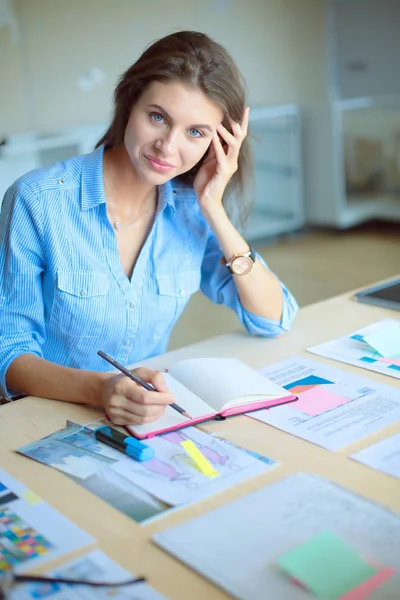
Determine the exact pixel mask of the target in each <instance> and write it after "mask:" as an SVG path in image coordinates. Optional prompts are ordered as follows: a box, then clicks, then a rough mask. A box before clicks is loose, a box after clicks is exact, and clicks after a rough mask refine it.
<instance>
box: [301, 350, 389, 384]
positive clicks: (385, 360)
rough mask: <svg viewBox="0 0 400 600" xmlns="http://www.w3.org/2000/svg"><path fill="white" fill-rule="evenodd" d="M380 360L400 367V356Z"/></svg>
mask: <svg viewBox="0 0 400 600" xmlns="http://www.w3.org/2000/svg"><path fill="white" fill-rule="evenodd" d="M378 360H379V362H384V363H387V364H389V365H397V366H398V367H400V358H379V359H378ZM293 393H294V392H293Z"/></svg>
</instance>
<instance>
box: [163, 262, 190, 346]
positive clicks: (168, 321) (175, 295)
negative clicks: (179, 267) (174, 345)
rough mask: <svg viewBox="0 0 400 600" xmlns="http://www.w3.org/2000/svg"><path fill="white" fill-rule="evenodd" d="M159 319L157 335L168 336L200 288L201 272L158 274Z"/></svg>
mask: <svg viewBox="0 0 400 600" xmlns="http://www.w3.org/2000/svg"><path fill="white" fill-rule="evenodd" d="M157 286H158V304H159V310H158V315H159V316H158V318H157V328H156V333H157V334H158V335H163V334H167V333H168V332H169V330H170V329H171V327H172V326H173V325H174V323H175V322H176V321H177V320H178V318H179V316H180V315H181V313H182V311H183V309H184V308H185V306H186V304H187V303H188V301H189V299H190V296H191V295H192V294H194V293H195V292H197V290H198V289H199V287H200V270H197V269H196V270H190V271H177V272H176V273H169V274H162V275H161V274H157Z"/></svg>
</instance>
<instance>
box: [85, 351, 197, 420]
mask: <svg viewBox="0 0 400 600" xmlns="http://www.w3.org/2000/svg"><path fill="white" fill-rule="evenodd" d="M97 354H98V355H99V356H101V358H104V360H106V361H107V362H108V363H110V365H112V366H113V367H115V368H116V369H118V371H121V373H123V374H124V375H126V376H127V377H129V378H130V379H132V381H134V382H135V383H137V384H139V385H141V386H142V387H143V388H144V389H145V390H148V391H149V392H156V391H157V390H156V389H155V388H154V387H153V386H152V385H150V383H147V381H144V379H142V378H141V377H138V375H135V374H134V373H132V372H131V371H130V370H129V369H127V368H126V367H124V366H123V365H121V364H120V363H119V362H117V361H116V360H114V359H113V358H111V356H108V354H106V353H105V352H103V351H102V350H99V351H98V352H97ZM168 406H170V407H171V408H173V409H174V410H176V411H177V412H178V413H181V415H183V416H184V417H187V418H188V419H191V418H192V417H191V416H190V415H189V414H188V413H187V412H186V410H185V409H184V408H182V407H181V406H179V404H176V403H175V402H173V403H172V404H169V405H168Z"/></svg>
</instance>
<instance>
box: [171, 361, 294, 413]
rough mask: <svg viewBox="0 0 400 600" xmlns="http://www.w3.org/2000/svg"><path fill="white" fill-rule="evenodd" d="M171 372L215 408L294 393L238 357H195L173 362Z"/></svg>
mask: <svg viewBox="0 0 400 600" xmlns="http://www.w3.org/2000/svg"><path fill="white" fill-rule="evenodd" d="M169 372H170V373H171V375H172V376H173V377H176V379H179V381H180V382H181V383H183V384H184V385H185V386H186V387H188V388H189V389H191V390H192V391H193V392H194V393H195V394H197V396H200V398H203V400H205V401H206V402H207V403H208V404H210V405H211V406H212V407H213V408H215V410H216V411H218V412H219V411H220V410H221V409H222V408H223V407H224V406H226V405H227V404H228V402H229V405H230V406H235V405H236V404H242V403H244V402H257V401H259V400H262V399H265V400H268V399H272V398H282V397H284V396H290V395H291V393H290V392H287V390H285V389H283V388H282V387H281V386H279V385H277V384H276V383H274V382H273V381H270V380H269V379H267V378H266V377H264V375H262V374H261V373H259V372H258V371H255V370H254V369H252V368H251V367H248V366H247V365H246V364H245V363H243V362H242V361H240V360H238V359H236V358H194V359H189V360H184V361H181V362H179V363H177V364H176V365H173V366H172V367H171V368H170V369H169Z"/></svg>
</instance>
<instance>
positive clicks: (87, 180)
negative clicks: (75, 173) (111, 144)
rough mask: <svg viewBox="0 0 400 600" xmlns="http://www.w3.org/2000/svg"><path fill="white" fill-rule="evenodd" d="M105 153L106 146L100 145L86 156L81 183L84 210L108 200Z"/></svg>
mask: <svg viewBox="0 0 400 600" xmlns="http://www.w3.org/2000/svg"><path fill="white" fill-rule="evenodd" d="M103 153H104V146H99V148H96V150H95V151H94V152H91V153H90V154H87V155H86V156H85V158H84V161H83V166H82V183H81V208H82V210H89V209H90V208H94V207H95V206H98V205H99V204H104V203H105V201H106V195H105V193H104V180H103Z"/></svg>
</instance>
